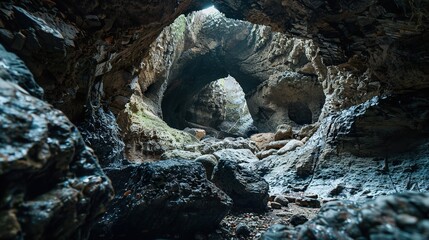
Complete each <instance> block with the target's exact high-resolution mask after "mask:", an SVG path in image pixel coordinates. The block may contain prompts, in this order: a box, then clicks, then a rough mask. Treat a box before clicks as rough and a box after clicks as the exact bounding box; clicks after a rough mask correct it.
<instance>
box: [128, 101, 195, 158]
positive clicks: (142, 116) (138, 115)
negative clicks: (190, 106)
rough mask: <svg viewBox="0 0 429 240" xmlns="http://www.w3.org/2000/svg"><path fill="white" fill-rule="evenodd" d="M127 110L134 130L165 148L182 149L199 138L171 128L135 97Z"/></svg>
mask: <svg viewBox="0 0 429 240" xmlns="http://www.w3.org/2000/svg"><path fill="white" fill-rule="evenodd" d="M127 112H128V115H129V118H130V120H131V122H132V125H133V129H134V131H138V132H140V135H142V136H143V138H146V139H150V140H155V141H157V142H159V144H160V145H161V146H162V147H163V148H164V149H165V150H167V149H181V148H183V147H184V146H185V145H188V144H192V143H195V142H197V141H198V140H197V139H196V138H195V137H194V136H192V135H190V134H188V133H186V132H183V131H179V130H177V129H174V128H171V127H170V126H168V125H167V124H166V123H165V122H164V121H163V120H162V119H161V118H159V117H158V116H155V115H154V114H152V113H151V112H150V111H149V110H146V109H145V107H144V103H143V102H142V101H141V100H140V99H138V98H137V97H133V98H132V99H131V101H130V103H129V104H128V106H127Z"/></svg>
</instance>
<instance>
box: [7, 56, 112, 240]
mask: <svg viewBox="0 0 429 240" xmlns="http://www.w3.org/2000/svg"><path fill="white" fill-rule="evenodd" d="M6 64H7V62H6ZM4 67H5V66H2V65H1V64H0V239H85V238H87V237H88V234H89V230H90V228H91V225H92V224H93V223H94V222H95V218H96V217H97V216H98V215H99V214H100V213H101V212H102V211H103V210H104V206H105V205H106V204H107V202H108V201H109V200H110V197H111V196H112V186H111V185H110V181H109V180H108V178H107V177H106V176H105V175H104V173H103V171H102V170H101V168H100V166H99V164H98V161H97V158H96V157H95V155H94V154H93V152H92V150H90V149H89V148H87V147H86V146H85V144H84V142H83V140H82V137H81V136H80V134H79V131H78V130H77V128H76V127H75V126H73V124H71V122H70V121H69V120H68V119H67V117H66V116H65V115H64V114H63V113H62V112H61V111H59V110H56V109H54V108H53V107H52V106H51V105H49V104H47V103H45V102H43V101H42V100H40V99H38V98H36V97H33V96H30V95H29V94H28V92H31V91H30V89H29V88H27V87H28V86H30V85H29V84H26V83H24V82H23V81H24V80H23V79H20V80H19V81H18V82H19V83H20V85H21V86H24V87H26V88H27V89H26V90H24V89H23V88H22V87H19V86H18V85H16V84H15V83H14V82H16V81H11V82H9V81H5V80H4V79H8V78H3V76H5V75H7V74H8V71H4V69H3V68H4ZM6 67H12V68H13V67H14V65H7V66H6ZM11 72H14V71H11ZM15 73H16V72H15ZM8 76H9V77H13V76H10V75H8ZM22 76H23V77H25V76H24V75H22ZM26 77H28V78H29V79H28V80H29V82H30V83H31V82H32V83H34V80H33V79H32V76H31V74H30V75H26ZM32 89H33V90H34V89H38V88H37V87H34V88H32ZM27 91H28V92H27ZM33 94H34V95H35V96H38V97H40V91H33Z"/></svg>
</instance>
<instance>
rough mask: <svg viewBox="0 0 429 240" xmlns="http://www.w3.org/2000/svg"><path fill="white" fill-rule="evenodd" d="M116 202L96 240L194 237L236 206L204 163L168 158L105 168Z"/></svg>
mask: <svg viewBox="0 0 429 240" xmlns="http://www.w3.org/2000/svg"><path fill="white" fill-rule="evenodd" d="M105 171H106V173H107V175H108V176H109V177H110V179H111V180H112V182H113V186H114V188H115V189H116V196H115V199H114V200H113V201H112V202H111V204H110V205H109V207H108V209H107V212H106V213H105V215H104V216H103V217H102V219H101V220H100V221H99V222H98V224H97V225H96V227H95V230H94V231H93V233H92V237H91V238H92V239H121V238H124V239H133V238H145V237H154V236H168V235H169V234H171V235H174V236H175V235H180V236H182V237H183V236H187V235H192V234H194V233H195V232H205V231H210V230H213V229H214V228H216V227H217V225H218V224H219V222H220V221H221V220H222V219H223V217H225V215H226V214H227V213H228V211H229V209H230V208H231V206H232V201H231V199H230V198H229V197H228V196H227V195H226V194H225V193H224V192H222V191H221V190H219V189H218V188H217V187H216V186H215V185H214V184H213V183H211V182H210V181H208V180H207V178H206V176H205V171H204V169H203V167H202V165H201V164H200V163H196V162H193V161H186V160H166V161H160V162H156V163H144V164H140V165H128V166H123V167H118V168H108V169H105Z"/></svg>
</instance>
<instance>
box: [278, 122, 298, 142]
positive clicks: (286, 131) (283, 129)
mask: <svg viewBox="0 0 429 240" xmlns="http://www.w3.org/2000/svg"><path fill="white" fill-rule="evenodd" d="M292 136H293V132H292V127H291V126H290V125H288V124H282V125H279V126H278V127H277V131H276V134H275V135H274V140H275V141H279V140H285V139H291V138H292Z"/></svg>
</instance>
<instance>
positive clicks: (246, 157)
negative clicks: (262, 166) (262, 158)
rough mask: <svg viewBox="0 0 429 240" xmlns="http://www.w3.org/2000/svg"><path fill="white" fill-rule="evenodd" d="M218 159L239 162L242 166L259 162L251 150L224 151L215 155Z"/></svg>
mask: <svg viewBox="0 0 429 240" xmlns="http://www.w3.org/2000/svg"><path fill="white" fill-rule="evenodd" d="M213 155H214V156H216V158H217V159H219V160H221V159H223V160H228V161H234V162H238V163H240V164H242V163H244V164H246V163H253V162H257V161H258V158H257V157H256V156H255V154H253V153H252V151H250V150H249V149H222V150H220V151H217V152H215V153H213Z"/></svg>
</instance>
